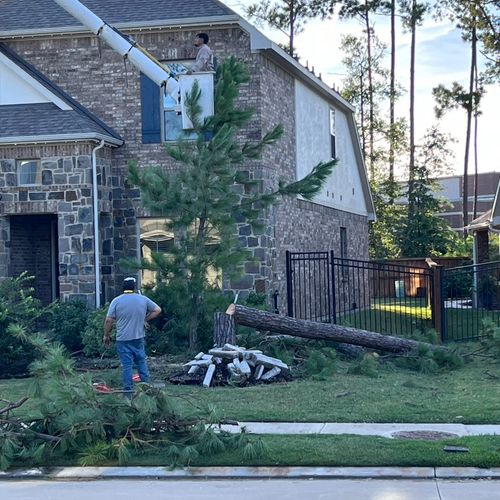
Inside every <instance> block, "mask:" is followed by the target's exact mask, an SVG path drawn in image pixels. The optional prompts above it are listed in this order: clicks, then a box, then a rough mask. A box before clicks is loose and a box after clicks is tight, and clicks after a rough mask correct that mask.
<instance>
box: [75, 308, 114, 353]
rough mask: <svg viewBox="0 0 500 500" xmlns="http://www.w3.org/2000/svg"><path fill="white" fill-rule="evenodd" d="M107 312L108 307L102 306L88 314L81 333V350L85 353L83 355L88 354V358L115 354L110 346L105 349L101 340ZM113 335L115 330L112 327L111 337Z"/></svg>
mask: <svg viewBox="0 0 500 500" xmlns="http://www.w3.org/2000/svg"><path fill="white" fill-rule="evenodd" d="M107 312H108V308H107V307H103V308H101V309H98V310H97V311H93V312H91V313H90V314H89V316H88V319H87V326H86V327H85V330H84V332H83V335H82V344H83V352H84V353H85V356H89V357H90V358H97V357H110V356H114V355H115V350H114V349H112V348H108V349H106V348H105V347H104V344H103V342H102V337H103V325H104V319H105V318H106V313H107ZM114 335H115V330H114V328H113V332H112V338H113V339H114Z"/></svg>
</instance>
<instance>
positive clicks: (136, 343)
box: [116, 339, 149, 392]
mask: <svg viewBox="0 0 500 500" xmlns="http://www.w3.org/2000/svg"><path fill="white" fill-rule="evenodd" d="M116 351H117V352H118V356H119V358H120V363H121V365H122V375H123V390H124V391H130V392H132V391H133V390H134V383H133V382H132V370H133V368H134V364H135V365H136V366H137V371H138V372H139V376H140V377H141V382H147V381H148V380H149V370H148V365H147V363H146V353H145V352H144V339H136V340H119V341H117V342H116Z"/></svg>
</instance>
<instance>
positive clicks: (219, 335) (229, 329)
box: [214, 312, 236, 347]
mask: <svg viewBox="0 0 500 500" xmlns="http://www.w3.org/2000/svg"><path fill="white" fill-rule="evenodd" d="M235 340H236V338H235V333H234V319H233V317H232V316H229V315H228V314H226V313H224V312H216V313H214V345H215V346H216V347H224V345H225V344H234V343H235Z"/></svg>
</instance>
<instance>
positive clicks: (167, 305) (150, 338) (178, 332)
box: [144, 280, 231, 354]
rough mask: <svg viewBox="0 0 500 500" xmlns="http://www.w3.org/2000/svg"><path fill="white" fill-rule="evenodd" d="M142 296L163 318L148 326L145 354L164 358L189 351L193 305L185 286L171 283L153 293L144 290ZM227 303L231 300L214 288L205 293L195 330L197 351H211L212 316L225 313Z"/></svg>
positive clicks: (160, 285) (162, 285)
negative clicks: (146, 297) (149, 301)
mask: <svg viewBox="0 0 500 500" xmlns="http://www.w3.org/2000/svg"><path fill="white" fill-rule="evenodd" d="M144 293H145V295H147V296H148V297H149V298H150V299H151V300H153V301H154V302H156V303H157V304H158V305H159V306H160V307H161V308H162V314H161V315H160V316H159V317H158V318H157V319H156V320H154V321H153V322H152V323H151V331H150V332H149V333H148V335H147V345H148V352H150V353H155V354H166V353H177V352H179V350H186V349H188V347H189V327H190V320H191V316H190V311H192V305H191V298H190V297H189V295H188V293H187V291H186V287H185V285H184V284H183V283H181V282H180V281H178V280H172V281H171V282H169V283H160V284H158V285H157V286H156V287H155V288H154V289H145V291H144ZM230 302H231V297H229V296H227V295H225V294H223V293H222V292H221V291H220V290H219V289H217V288H211V289H207V290H205V292H204V297H203V303H202V308H201V316H200V318H199V326H198V340H199V348H200V349H202V350H205V349H207V348H210V347H212V345H213V343H212V341H213V328H214V327H213V315H214V312H216V311H225V310H226V309H227V306H228V305H229V304H230Z"/></svg>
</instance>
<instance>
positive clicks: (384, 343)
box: [226, 304, 446, 353]
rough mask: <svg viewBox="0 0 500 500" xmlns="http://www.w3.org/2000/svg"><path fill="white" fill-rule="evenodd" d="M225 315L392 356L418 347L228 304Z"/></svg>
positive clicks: (407, 341)
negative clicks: (390, 353) (383, 352)
mask: <svg viewBox="0 0 500 500" xmlns="http://www.w3.org/2000/svg"><path fill="white" fill-rule="evenodd" d="M226 314H229V315H230V316H233V317H234V321H235V323H237V324H238V325H243V326H250V327H253V328H257V329H259V330H269V331H271V332H276V333H281V334H284V335H292V336H294V337H304V338H308V339H316V340H333V341H335V342H342V343H345V344H353V345H358V346H363V347H369V348H372V349H380V350H382V351H390V352H396V353H399V352H406V351H411V350H413V349H415V348H416V347H418V345H420V344H422V343H421V342H417V341H415V340H410V339H403V338H400V337H392V336H389V335H382V334H380V333H375V332H369V331H367V330H358V329H356V328H351V327H348V326H342V325H332V324H331V323H318V322H315V321H308V320H303V319H295V318H290V317H288V316H280V315H278V314H274V313H270V312H267V311H259V310H257V309H251V308H249V307H245V306H240V305H237V304H231V305H230V306H229V307H228V308H227V311H226ZM425 345H426V346H428V347H429V349H432V350H435V349H446V348H445V347H443V346H437V345H432V344H425Z"/></svg>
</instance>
